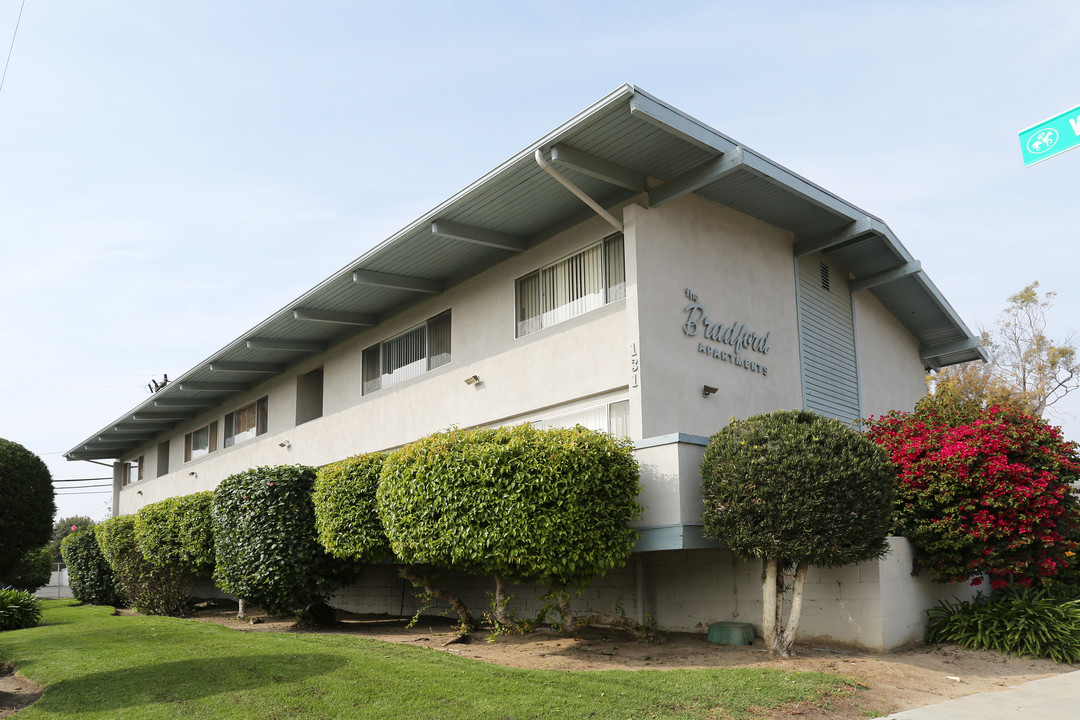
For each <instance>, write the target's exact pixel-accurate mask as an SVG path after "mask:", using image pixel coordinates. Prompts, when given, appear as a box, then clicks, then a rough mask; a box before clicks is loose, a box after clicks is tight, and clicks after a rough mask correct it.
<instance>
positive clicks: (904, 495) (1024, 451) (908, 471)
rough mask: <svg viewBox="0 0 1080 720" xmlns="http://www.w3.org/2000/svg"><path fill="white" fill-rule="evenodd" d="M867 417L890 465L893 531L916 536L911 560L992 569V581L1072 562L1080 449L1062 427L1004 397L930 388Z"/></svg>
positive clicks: (981, 571) (1019, 580) (1036, 576)
mask: <svg viewBox="0 0 1080 720" xmlns="http://www.w3.org/2000/svg"><path fill="white" fill-rule="evenodd" d="M868 425H869V429H868V435H869V437H870V438H871V439H872V440H874V441H875V442H877V443H878V444H880V445H881V446H883V447H884V448H885V449H886V450H887V451H888V452H889V454H890V455H891V457H892V461H893V463H894V464H895V465H896V469H897V487H896V495H895V501H894V505H895V514H894V522H895V527H894V532H896V534H899V535H904V536H906V537H907V538H908V539H910V540H911V541H912V542H913V543H914V545H915V547H916V556H915V562H916V569H926V570H929V571H932V572H934V573H936V574H937V575H938V577H939V578H940V579H941V580H942V581H961V580H969V579H970V580H971V584H972V585H978V584H981V583H982V576H983V575H988V576H989V577H990V584H991V586H992V587H993V588H995V589H997V588H1002V587H1005V586H1007V585H1009V584H1010V583H1014V584H1015V585H1018V586H1021V587H1029V586H1031V585H1032V584H1033V583H1035V584H1041V583H1043V582H1045V581H1046V580H1047V579H1049V578H1056V577H1059V576H1062V575H1063V574H1065V573H1066V571H1067V570H1069V569H1070V566H1072V565H1073V564H1074V563H1075V562H1076V560H1077V555H1076V553H1077V549H1078V546H1080V543H1078V540H1080V522H1078V520H1080V515H1078V510H1077V494H1076V491H1075V490H1073V488H1072V487H1071V486H1070V483H1072V482H1073V481H1075V480H1076V479H1077V476H1078V475H1080V457H1078V456H1077V448H1076V444H1075V443H1072V442H1067V441H1065V440H1064V439H1063V438H1062V435H1061V430H1060V429H1059V428H1056V427H1053V426H1051V425H1048V424H1047V423H1046V422H1045V421H1043V420H1042V419H1040V418H1037V417H1033V416H1031V415H1028V414H1026V413H1024V412H1022V411H1020V410H1018V409H1016V408H1013V407H1010V406H1005V405H996V406H992V407H989V408H986V409H980V408H977V407H974V406H963V405H961V406H956V405H949V404H946V403H941V402H937V403H935V402H934V400H933V399H932V398H928V399H926V400H924V401H923V402H921V403H920V404H919V406H918V407H917V408H916V409H915V412H913V413H901V412H895V411H894V412H892V413H889V414H888V415H886V416H884V417H881V418H877V419H873V418H871V420H870V421H868Z"/></svg>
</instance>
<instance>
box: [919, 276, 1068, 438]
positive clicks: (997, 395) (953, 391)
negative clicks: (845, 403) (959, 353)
mask: <svg viewBox="0 0 1080 720" xmlns="http://www.w3.org/2000/svg"><path fill="white" fill-rule="evenodd" d="M1056 296H1057V293H1054V292H1046V293H1043V295H1042V296H1041V297H1040V296H1039V283H1038V282H1037V281H1036V282H1033V283H1031V284H1030V285H1028V286H1026V287H1024V288H1023V289H1022V290H1020V292H1018V293H1016V294H1015V295H1011V296H1009V305H1008V307H1006V308H1005V310H1003V311H1002V313H1001V315H999V316H998V320H997V326H996V328H995V329H994V330H992V331H991V330H983V332H982V344H983V347H984V348H985V350H986V353H987V355H988V356H989V362H988V363H986V364H983V363H966V364H964V365H959V366H953V367H950V368H945V369H944V370H942V371H940V372H938V373H935V374H933V375H931V376H930V378H929V380H928V385H929V387H930V390H931V392H932V393H933V394H935V395H942V396H943V397H945V398H949V399H951V400H954V401H964V402H974V403H976V404H977V405H979V406H980V407H983V408H987V407H990V406H992V405H1011V406H1013V407H1015V408H1017V409H1019V410H1021V411H1023V412H1026V413H1030V414H1031V415H1034V416H1036V417H1042V416H1043V415H1044V414H1045V413H1046V411H1047V409H1048V408H1050V407H1052V406H1053V405H1054V404H1055V403H1057V402H1058V401H1059V400H1061V398H1063V397H1065V396H1066V395H1068V394H1069V393H1070V392H1072V391H1073V390H1076V389H1077V388H1078V387H1080V358H1078V357H1077V349H1076V336H1075V334H1074V333H1071V332H1070V333H1069V334H1068V335H1066V336H1065V337H1064V338H1062V339H1061V340H1054V339H1052V338H1049V337H1047V335H1046V315H1047V312H1048V311H1049V310H1050V308H1051V307H1052V306H1053V300H1054V298H1055V297H1056Z"/></svg>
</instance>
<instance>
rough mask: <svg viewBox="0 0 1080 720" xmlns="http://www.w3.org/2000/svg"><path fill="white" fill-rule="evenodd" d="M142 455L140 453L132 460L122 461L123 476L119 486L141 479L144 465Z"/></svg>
mask: <svg viewBox="0 0 1080 720" xmlns="http://www.w3.org/2000/svg"><path fill="white" fill-rule="evenodd" d="M143 457H144V456H143V455H140V456H139V457H137V458H135V459H134V460H128V461H127V462H126V463H124V477H123V482H122V483H121V486H123V485H130V484H131V483H134V482H139V481H140V480H142V479H143V466H144V465H145V463H144V462H143Z"/></svg>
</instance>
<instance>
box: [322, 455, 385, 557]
mask: <svg viewBox="0 0 1080 720" xmlns="http://www.w3.org/2000/svg"><path fill="white" fill-rule="evenodd" d="M385 458H386V454H385V453H370V454H367V455H357V456H355V457H351V458H348V459H347V460H342V461H341V462H336V463H332V464H330V465H326V466H325V467H322V468H319V470H318V472H317V473H316V476H315V492H314V495H313V501H314V503H315V529H316V531H317V532H318V534H319V542H320V543H321V544H322V546H323V547H324V548H326V551H327V552H328V553H330V554H331V555H333V556H334V557H337V558H341V559H344V560H356V561H359V562H378V561H380V560H382V559H384V558H386V557H388V556H389V555H390V554H391V553H392V550H391V549H390V541H389V540H388V539H387V537H386V532H385V531H384V530H383V526H382V521H380V520H379V514H378V512H377V510H376V506H375V494H376V491H377V490H378V487H379V475H380V474H381V473H382V467H383V460H384V459H385Z"/></svg>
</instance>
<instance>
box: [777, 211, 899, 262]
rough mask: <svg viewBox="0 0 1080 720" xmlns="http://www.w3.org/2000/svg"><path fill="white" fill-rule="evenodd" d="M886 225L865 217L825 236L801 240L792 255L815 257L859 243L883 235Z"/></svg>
mask: <svg viewBox="0 0 1080 720" xmlns="http://www.w3.org/2000/svg"><path fill="white" fill-rule="evenodd" d="M884 225H885V223H883V222H881V221H880V220H878V219H877V218H875V217H872V216H870V215H864V216H863V217H861V218H858V219H856V220H852V222H850V223H848V224H847V225H845V226H844V227H842V228H840V229H839V230H835V231H833V232H830V233H825V234H824V235H819V236H817V237H814V238H805V239H802V240H799V241H798V242H796V243H795V245H794V246H793V247H792V253H793V254H794V255H795V257H802V256H804V255H813V254H814V253H818V252H828V251H829V250H835V249H836V248H838V247H840V246H841V245H846V244H849V243H854V242H858V241H859V240H862V239H864V238H865V237H866V236H868V235H880V234H883V233H882V232H881V229H882V228H883V227H884Z"/></svg>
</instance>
